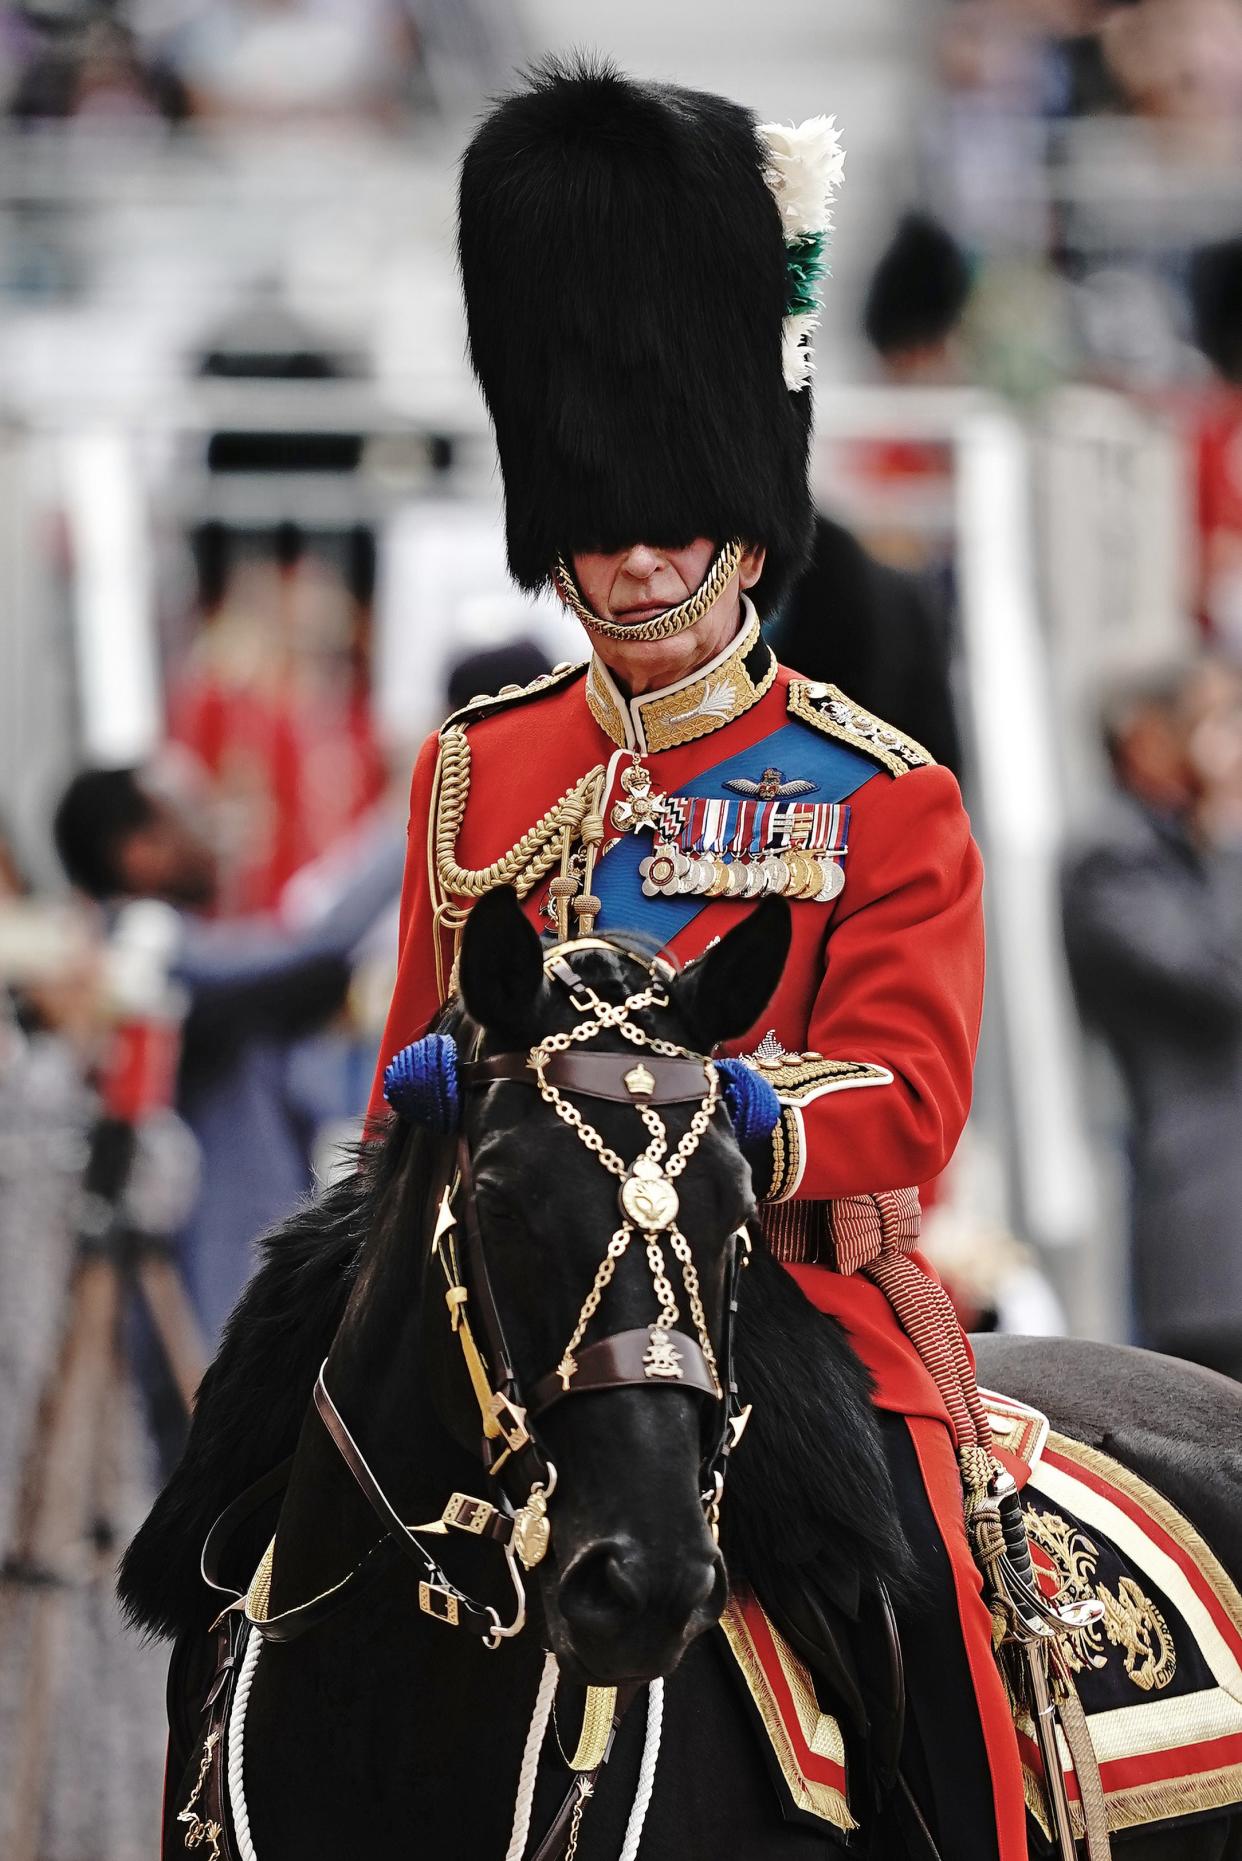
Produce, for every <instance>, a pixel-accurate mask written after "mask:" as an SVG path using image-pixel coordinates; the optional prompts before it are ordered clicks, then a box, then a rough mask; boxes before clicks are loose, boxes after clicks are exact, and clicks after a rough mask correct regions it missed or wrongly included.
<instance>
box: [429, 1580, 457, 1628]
mask: <svg viewBox="0 0 1242 1861" xmlns="http://www.w3.org/2000/svg"><path fill="white" fill-rule="evenodd" d="M418 1606H419V1608H420V1609H421V1610H422V1612H423V1614H424V1615H429V1616H430V1617H431V1618H432V1620H433V1621H435V1622H443V1623H445V1624H446V1625H447V1627H449V1628H457V1627H458V1626H459V1624H460V1621H461V1611H460V1608H459V1606H458V1600H457V1598H456V1596H454V1594H453V1592H452V1590H449V1589H445V1587H444V1585H443V1584H441V1583H420V1584H419V1586H418Z"/></svg>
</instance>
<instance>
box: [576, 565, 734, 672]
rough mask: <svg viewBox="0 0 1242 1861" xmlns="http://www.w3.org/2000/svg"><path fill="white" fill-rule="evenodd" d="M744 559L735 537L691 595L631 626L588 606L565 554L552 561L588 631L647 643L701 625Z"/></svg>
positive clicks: (642, 644)
mask: <svg viewBox="0 0 1242 1861" xmlns="http://www.w3.org/2000/svg"><path fill="white" fill-rule="evenodd" d="M741 560H742V545H741V543H739V542H737V541H736V540H735V541H733V542H730V543H724V544H722V546H721V547H720V549H719V550H718V551H717V552H716V556H715V559H714V560H713V562H712V565H711V567H710V568H709V569H708V571H707V574H706V575H705V576H704V578H703V580H702V581H701V582H700V583H699V585H698V587H697V588H696V589H695V591H694V593H693V594H692V595H688V596H687V597H686V599H685V600H684V601H681V602H679V603H678V605H677V606H676V607H670V608H666V609H665V610H664V612H663V613H662V614H656V615H655V616H654V617H653V618H652V619H651V620H640V621H634V622H632V623H631V624H630V625H629V626H627V625H626V624H625V622H624V621H617V620H601V618H600V616H599V615H598V614H597V613H596V612H595V610H594V609H593V608H591V607H588V606H587V603H586V602H585V601H584V600H583V598H582V593H581V591H580V589H579V587H578V584H577V582H576V581H575V580H574V576H573V570H572V569H571V568H570V567H569V564H568V563H567V562H566V561H565V558H564V557H563V556H557V558H556V560H555V561H554V562H553V564H552V580H553V582H554V583H555V585H556V588H557V589H558V591H559V593H560V594H561V595H562V597H563V598H564V600H565V603H566V605H567V606H568V607H569V608H570V609H571V610H572V612H573V613H574V614H576V615H577V617H578V619H579V620H580V621H581V622H582V624H583V626H584V627H585V628H586V630H587V632H588V633H594V634H598V635H599V636H600V637H601V638H602V639H605V640H629V641H631V642H632V643H633V644H634V645H636V646H646V645H650V643H651V642H652V641H653V640H670V639H672V637H673V635H674V634H676V633H684V632H685V631H686V629H687V628H688V627H694V626H697V624H698V622H699V621H700V620H702V618H703V616H704V614H706V613H707V611H708V609H709V608H712V607H714V606H715V605H716V603H717V601H719V599H720V597H721V595H722V594H723V593H724V591H725V589H726V588H727V587H728V586H729V583H730V582H731V581H732V580H733V577H734V576H735V575H736V574H737V571H738V566H739V564H740V563H741Z"/></svg>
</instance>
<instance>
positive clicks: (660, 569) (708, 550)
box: [572, 536, 716, 626]
mask: <svg viewBox="0 0 1242 1861" xmlns="http://www.w3.org/2000/svg"><path fill="white" fill-rule="evenodd" d="M715 554H716V545H715V543H713V542H711V541H710V540H709V539H708V538H707V537H705V536H698V537H696V538H695V540H694V541H693V543H688V544H687V545H686V547H685V548H684V549H657V548H655V547H654V546H653V545H652V544H650V543H631V544H630V546H629V548H628V549H614V550H612V551H611V553H610V554H608V555H602V554H598V553H596V552H593V551H584V552H579V553H578V554H577V555H575V556H574V557H573V559H572V560H573V570H574V577H575V579H576V581H577V583H578V586H579V588H580V589H581V590H582V594H583V597H584V599H585V601H586V604H587V606H588V607H589V608H592V609H593V610H594V612H595V613H597V614H598V615H599V617H600V619H601V620H613V621H617V622H619V623H620V624H621V625H622V626H625V625H626V624H627V623H633V624H635V625H637V624H639V623H640V622H642V621H644V620H653V619H654V618H655V616H656V615H657V614H661V613H663V611H664V609H665V608H668V607H677V606H678V605H679V603H680V602H682V601H686V600H688V599H689V598H690V596H691V595H692V594H693V593H694V591H695V589H696V588H697V587H698V586H699V584H700V582H701V581H702V580H703V577H704V576H705V575H706V574H707V571H708V569H709V568H710V567H711V564H712V558H713V557H714V556H715Z"/></svg>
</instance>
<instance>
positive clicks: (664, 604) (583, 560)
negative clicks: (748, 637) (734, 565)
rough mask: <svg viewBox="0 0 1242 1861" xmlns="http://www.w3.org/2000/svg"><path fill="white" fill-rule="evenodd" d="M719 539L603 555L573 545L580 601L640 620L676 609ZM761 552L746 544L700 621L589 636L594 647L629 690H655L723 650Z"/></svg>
mask: <svg viewBox="0 0 1242 1861" xmlns="http://www.w3.org/2000/svg"><path fill="white" fill-rule="evenodd" d="M719 547H720V545H719V544H718V543H716V542H713V541H712V540H711V539H710V538H708V537H706V536H697V537H696V538H695V539H694V541H693V542H692V543H688V544H687V545H686V547H685V548H684V549H661V548H657V547H656V545H655V544H652V543H631V544H630V546H629V547H628V549H614V550H612V551H611V552H610V553H608V554H606V555H605V554H602V553H599V554H597V553H594V552H591V551H588V550H579V551H578V552H576V553H575V554H574V555H573V556H572V557H571V558H570V560H571V563H572V566H573V571H574V577H575V579H576V581H577V583H578V587H579V588H580V589H581V591H582V595H583V598H584V599H585V601H586V603H587V606H588V607H590V608H591V609H592V610H593V611H594V612H595V613H596V614H598V615H599V617H600V619H601V620H611V621H616V622H618V623H619V624H620V625H621V626H623V627H624V626H635V627H637V626H640V625H641V624H642V622H643V621H645V620H654V619H655V617H656V615H657V614H662V613H663V612H664V611H665V609H666V608H670V607H678V606H680V604H681V603H682V602H683V601H686V600H688V599H689V597H690V596H691V595H692V594H693V593H694V592H695V590H696V589H697V588H698V587H699V586H700V585H701V584H702V582H703V579H704V577H705V576H706V574H707V571H708V569H710V567H711V565H712V562H713V561H714V559H715V556H716V551H717V549H718V548H719ZM763 554H764V552H763V550H762V549H761V548H754V547H751V548H748V549H747V550H746V551H745V553H744V555H743V556H742V560H741V563H740V565H739V567H738V570H737V573H736V574H735V575H734V576H733V577H732V579H731V580H730V581H729V582H728V583H727V584H726V585H725V587H724V588H723V589H722V590H721V592H720V594H719V596H718V597H717V599H716V600H715V601H714V602H713V604H712V606H711V607H709V608H708V610H707V612H706V614H704V615H703V617H702V619H701V620H699V621H696V622H695V624H694V626H693V627H688V628H687V629H686V630H685V632H683V633H678V634H674V635H673V636H672V637H671V638H670V639H667V640H649V641H644V640H636V641H634V642H633V643H632V644H631V643H630V642H629V641H628V640H624V639H621V640H611V639H596V638H593V639H592V642H591V643H592V645H593V646H594V648H595V651H596V653H597V654H598V656H599V657H600V659H602V660H603V662H604V664H605V665H606V666H607V667H608V669H609V671H610V672H612V673H613V674H614V675H615V676H616V677H617V678H619V679H620V680H621V682H622V683H623V684H624V685H625V686H626V687H627V688H628V690H629V691H630V692H631V693H632V694H637V693H639V692H643V691H655V690H659V689H660V688H661V687H662V686H665V685H671V684H673V683H674V682H675V681H676V680H677V679H679V678H684V677H686V676H687V675H688V674H689V673H690V672H692V671H693V670H694V669H695V668H696V667H697V666H700V665H703V664H705V663H706V662H707V661H708V660H709V659H712V658H714V657H715V655H716V654H717V653H720V652H723V650H724V648H725V647H726V646H727V645H728V644H729V641H730V640H731V639H732V638H733V636H734V634H735V633H736V632H737V629H738V624H739V614H740V602H741V591H742V590H743V589H745V588H753V586H754V585H755V583H756V582H757V581H758V579H759V577H760V575H761V574H762V572H763Z"/></svg>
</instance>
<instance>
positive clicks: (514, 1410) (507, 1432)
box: [487, 1389, 530, 1471]
mask: <svg viewBox="0 0 1242 1861" xmlns="http://www.w3.org/2000/svg"><path fill="white" fill-rule="evenodd" d="M487 1415H488V1417H490V1419H491V1420H492V1421H493V1422H494V1423H495V1424H496V1432H497V1434H499V1435H500V1436H501V1438H502V1440H503V1441H504V1444H505V1446H506V1447H507V1448H508V1450H509V1452H510V1453H511V1454H520V1453H521V1451H522V1449H523V1448H524V1447H529V1446H530V1430H529V1429H528V1428H527V1426H526V1410H525V1409H522V1408H519V1407H518V1405H517V1404H516V1403H515V1402H511V1401H510V1399H509V1397H508V1396H506V1395H504V1394H502V1392H501V1391H500V1390H498V1389H494V1390H493V1391H492V1393H491V1395H490V1396H489V1397H488V1402H487ZM493 1471H494V1469H493Z"/></svg>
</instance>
